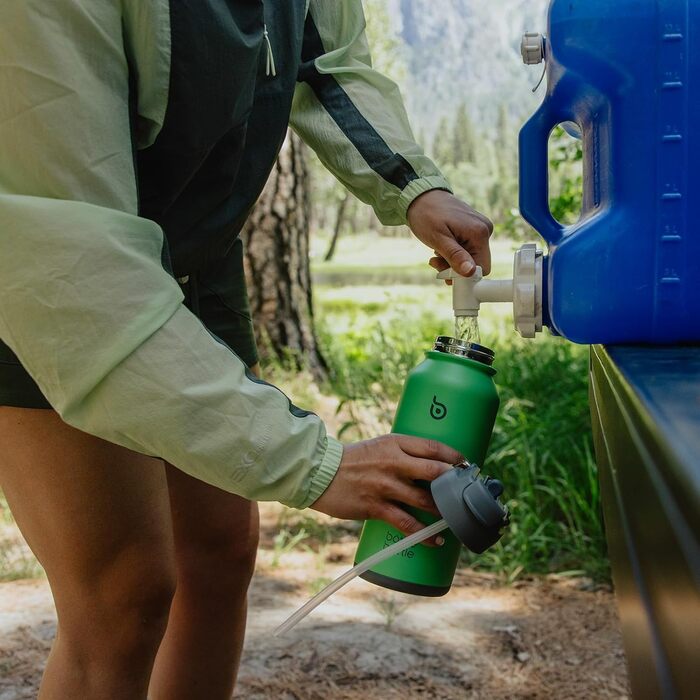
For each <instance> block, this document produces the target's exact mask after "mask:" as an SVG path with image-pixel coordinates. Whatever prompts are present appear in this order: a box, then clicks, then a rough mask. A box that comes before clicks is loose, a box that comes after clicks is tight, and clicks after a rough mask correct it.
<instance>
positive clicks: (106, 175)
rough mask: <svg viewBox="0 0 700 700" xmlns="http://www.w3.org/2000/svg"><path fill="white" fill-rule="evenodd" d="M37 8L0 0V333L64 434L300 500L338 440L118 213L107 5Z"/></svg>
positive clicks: (314, 494)
mask: <svg viewBox="0 0 700 700" xmlns="http://www.w3.org/2000/svg"><path fill="white" fill-rule="evenodd" d="M40 5H41V7H42V10H41V12H39V11H38V10H33V9H31V8H32V7H38V6H39V5H37V4H35V3H30V2H26V0H5V1H4V2H3V3H1V4H0V94H2V99H1V100H0V338H2V340H3V341H4V342H5V343H7V344H8V345H9V346H10V348H11V349H12V350H13V351H14V352H15V353H16V355H17V356H18V357H19V359H20V360H21V362H22V364H23V366H24V367H25V368H26V369H27V370H28V372H29V373H30V374H31V376H32V377H33V378H34V380H35V381H36V382H37V384H38V385H39V387H40V388H41V390H42V392H43V393H44V395H45V396H46V398H47V399H48V401H49V402H50V404H51V405H52V406H53V407H54V408H55V410H56V411H57V412H58V413H59V414H60V415H61V416H62V417H63V419H64V420H65V421H66V422H67V423H69V424H71V425H73V426H75V427H76V428H78V429H80V430H83V431H85V432H88V433H91V434H93V435H97V436H99V437H102V438H104V439H106V440H109V441H111V442H114V443H117V444H120V445H123V446H125V447H128V448H130V449H132V450H135V451H138V452H141V453H144V454H149V455H153V456H158V457H161V458H163V459H165V460H167V461H169V462H171V463H172V464H174V465H175V466H177V467H178V468H180V469H181V470H182V471H184V472H186V473H188V474H191V475H192V476H194V477H196V478H199V479H201V480H203V481H206V482H208V483H210V484H213V485H215V486H218V487H220V488H222V489H224V490H227V491H230V492H233V493H237V494H240V495H242V496H245V497H248V498H251V499H256V500H277V501H281V502H282V503H286V504H288V505H291V506H295V507H305V506H307V505H309V504H311V503H312V502H313V501H314V500H316V498H318V496H320V495H321V493H322V492H323V491H324V490H325V488H326V487H327V486H328V484H329V483H330V481H331V480H332V478H333V476H334V474H335V472H336V470H337V467H338V464H339V462H340V458H341V455H342V447H341V445H340V443H338V442H337V441H335V440H333V439H332V438H330V437H329V436H328V435H327V434H326V430H325V427H324V425H323V423H322V421H321V420H320V419H319V418H318V417H317V416H315V415H313V414H311V413H308V412H305V411H301V410H300V409H297V408H296V407H295V406H293V405H292V404H291V403H290V402H289V400H288V399H287V398H286V396H284V395H283V394H282V393H281V392H280V391H279V390H278V389H276V388H274V387H272V386H270V385H268V384H265V383H264V382H261V381H259V380H257V379H256V378H254V377H253V376H251V375H249V374H248V373H247V371H246V368H245V366H244V364H243V362H242V361H241V360H240V359H239V358H238V357H237V356H236V355H235V354H234V353H233V352H232V351H231V350H229V349H228V348H227V347H225V346H224V345H223V344H222V343H221V342H219V341H217V339H215V338H214V337H213V336H212V335H210V334H209V333H208V332H207V330H206V329H205V328H204V326H203V325H202V324H201V323H200V322H199V320H198V319H197V318H196V317H195V316H194V315H193V314H191V313H190V312H189V311H188V310H187V309H186V308H185V307H184V306H183V305H182V303H181V302H182V294H181V292H180V288H179V285H178V284H177V282H176V281H175V280H174V279H173V278H172V276H171V275H170V274H169V272H168V271H167V270H166V266H167V263H166V264H165V266H164V258H165V253H164V250H165V247H164V240H163V233H162V231H161V230H160V228H159V227H158V226H157V225H156V224H155V223H153V222H152V221H148V220H146V219H143V218H140V217H139V216H137V215H136V213H135V212H136V210H137V193H136V184H135V175H134V166H133V154H132V142H131V136H130V119H129V107H128V105H129V101H128V96H129V84H128V82H129V80H128V68H127V62H126V59H125V56H124V53H123V52H124V49H123V42H122V17H121V16H120V10H119V9H115V8H120V7H121V3H115V2H112V1H111V0H109V1H107V0H95V1H94V2H90V3H76V2H74V1H73V0H55V1H54V2H51V3H40ZM147 73H148V71H147V70H143V71H141V73H140V74H141V75H146V74H147Z"/></svg>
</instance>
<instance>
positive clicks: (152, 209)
mask: <svg viewBox="0 0 700 700" xmlns="http://www.w3.org/2000/svg"><path fill="white" fill-rule="evenodd" d="M170 24H171V70H170V92H169V101H168V107H167V111H166V114H165V121H164V124H163V128H162V129H161V131H160V133H159V134H158V137H157V138H156V140H155V142H154V143H153V145H152V146H150V147H149V148H146V149H144V150H141V151H139V152H138V154H137V164H138V183H139V203H140V210H139V214H140V215H141V216H144V217H145V218H148V219H152V220H154V221H156V222H157V223H158V224H160V225H161V226H162V227H163V229H164V231H165V233H166V236H167V239H168V243H169V245H170V250H171V255H172V262H173V267H174V271H175V274H176V275H179V274H186V273H188V272H190V271H192V270H194V269H197V267H199V266H200V265H201V264H202V263H203V262H204V261H205V259H206V253H207V247H208V246H207V242H208V241H211V240H220V239H222V237H223V236H224V233H225V232H224V230H222V224H221V223H220V222H219V221H217V216H216V214H217V211H218V210H219V209H220V208H221V207H222V206H225V204H226V203H227V202H228V201H229V199H230V198H231V196H232V193H233V191H234V187H235V180H236V176H237V175H238V170H239V165H240V159H241V155H242V152H243V148H244V145H245V139H246V131H247V123H248V118H249V115H250V111H251V109H252V106H253V99H254V94H255V87H256V78H257V72H258V70H257V69H258V66H259V64H260V55H261V47H262V46H263V27H264V17H263V3H262V0H171V2H170ZM223 228H224V229H225V228H230V219H229V222H228V224H226V223H224V224H223Z"/></svg>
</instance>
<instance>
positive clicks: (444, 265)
mask: <svg viewBox="0 0 700 700" xmlns="http://www.w3.org/2000/svg"><path fill="white" fill-rule="evenodd" d="M428 265H430V267H432V268H433V269H435V270H437V271H438V272H443V270H447V269H449V267H450V264H449V263H448V262H447V260H445V258H443V257H442V256H441V255H439V256H438V255H436V256H435V257H434V258H430V260H429V261H428Z"/></svg>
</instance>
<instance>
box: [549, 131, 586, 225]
mask: <svg viewBox="0 0 700 700" xmlns="http://www.w3.org/2000/svg"><path fill="white" fill-rule="evenodd" d="M582 161H583V147H582V144H581V141H580V140H578V139H574V138H573V137H571V136H569V135H568V134H567V133H566V132H565V131H564V129H562V128H561V127H560V126H558V127H557V128H556V129H555V130H554V132H553V133H552V136H551V138H550V141H549V167H550V175H549V208H550V209H551V211H552V215H553V216H554V218H555V219H556V220H557V221H560V222H561V223H563V224H573V223H576V221H577V220H578V218H579V216H580V214H581V205H582V194H581V193H582V188H583V181H582V171H581V164H582Z"/></svg>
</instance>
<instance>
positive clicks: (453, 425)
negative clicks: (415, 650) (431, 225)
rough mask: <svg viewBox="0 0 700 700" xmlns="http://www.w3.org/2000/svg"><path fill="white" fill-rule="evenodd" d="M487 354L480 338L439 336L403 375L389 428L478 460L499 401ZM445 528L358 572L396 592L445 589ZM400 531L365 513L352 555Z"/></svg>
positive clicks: (451, 543)
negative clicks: (432, 543)
mask: <svg viewBox="0 0 700 700" xmlns="http://www.w3.org/2000/svg"><path fill="white" fill-rule="evenodd" d="M493 360H494V353H493V351H491V350H489V349H488V348H485V347H483V346H481V345H477V344H475V343H465V342H460V341H458V340H456V339H454V338H447V337H440V338H438V339H437V341H436V343H435V347H434V348H433V350H431V351H429V352H427V353H426V359H425V360H424V361H423V362H422V363H421V364H420V365H418V367H416V368H415V369H414V370H413V371H412V372H411V373H410V374H409V376H408V379H407V381H406V385H405V386H404V391H403V396H402V397H401V401H400V402H399V406H398V409H397V411H396V418H395V419H394V425H393V428H392V432H394V433H399V434H402V435H415V436H417V437H421V438H428V439H433V440H438V441H439V442H443V443H445V444H446V445H449V446H450V447H452V448H454V449H455V450H457V451H458V452H460V453H461V454H462V455H464V457H465V458H466V459H467V460H469V461H470V462H473V463H477V464H483V463H484V458H485V457H486V451H487V449H488V445H489V441H490V439H491V433H492V431H493V425H494V422H495V420H496V413H497V412H498V404H499V399H498V394H497V392H496V386H495V385H494V382H493V376H494V375H495V374H496V371H495V370H494V369H493V367H492V366H491V365H492V364H493ZM408 510H410V512H411V513H412V514H413V515H414V516H416V518H417V519H418V520H420V521H421V522H422V523H425V524H426V525H429V524H431V523H433V522H435V521H436V520H437V518H436V517H435V516H434V515H432V514H429V513H424V512H423V511H419V510H416V509H414V508H409V509H408ZM443 536H444V538H445V544H444V545H443V546H442V547H427V546H425V545H422V544H419V545H416V546H415V547H411V548H410V549H407V550H405V551H404V552H402V553H401V554H397V555H395V556H394V557H392V558H391V559H389V560H387V561H385V562H383V563H382V564H379V565H378V566H376V567H374V568H373V569H370V570H369V571H368V572H366V573H365V574H363V575H362V578H364V579H365V580H367V581H370V582H372V583H375V584H377V585H379V586H382V587H384V588H389V589H391V590H395V591H401V592H402V593H412V594H414V595H422V596H442V595H445V593H447V592H448V591H449V590H450V587H451V586H452V580H453V578H454V574H455V571H456V569H457V563H458V560H459V552H460V548H461V543H460V541H459V540H458V539H457V537H456V536H455V535H454V534H453V533H452V532H450V531H445V532H444V533H443ZM402 537H403V534H402V533H401V532H399V531H398V530H396V529H395V528H393V527H392V526H390V525H388V524H387V523H384V522H382V521H380V520H368V521H367V522H366V523H365V525H364V528H363V530H362V535H361V536H360V542H359V545H358V548H357V554H356V556H355V561H356V563H357V562H361V561H364V560H365V559H366V558H367V557H369V556H371V555H372V554H375V553H376V552H378V551H379V550H381V549H383V548H385V547H388V546H389V545H391V544H393V543H394V542H398V541H399V540H400V539H402Z"/></svg>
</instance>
